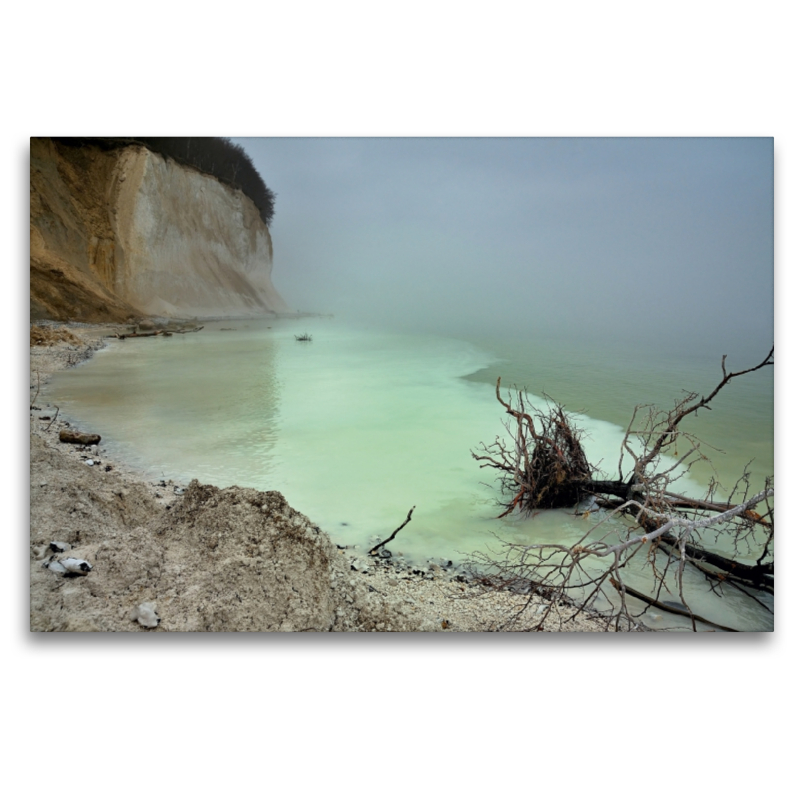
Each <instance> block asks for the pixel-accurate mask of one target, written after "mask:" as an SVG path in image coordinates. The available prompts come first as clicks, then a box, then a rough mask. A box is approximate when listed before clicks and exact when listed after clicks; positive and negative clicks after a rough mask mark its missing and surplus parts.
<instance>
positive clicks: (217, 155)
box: [52, 136, 275, 225]
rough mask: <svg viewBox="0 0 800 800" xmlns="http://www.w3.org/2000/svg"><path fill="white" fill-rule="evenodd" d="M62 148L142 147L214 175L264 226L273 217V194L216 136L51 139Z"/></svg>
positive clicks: (238, 152) (235, 148)
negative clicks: (242, 199)
mask: <svg viewBox="0 0 800 800" xmlns="http://www.w3.org/2000/svg"><path fill="white" fill-rule="evenodd" d="M52 138H53V139H54V140H55V141H58V142H60V143H61V144H65V145H69V146H73V147H82V146H84V145H94V146H95V147H100V148H102V149H104V150H113V149H116V148H119V147H127V146H129V145H137V144H138V145H143V146H144V147H146V148H147V149H148V150H151V151H153V152H154V153H158V154H159V155H162V156H165V157H166V158H171V159H173V161H176V162H178V163H179V164H184V165H186V166H189V167H193V168H194V169H196V170H198V171H200V172H204V173H206V174H208V175H213V176H214V177H215V178H217V179H219V180H220V181H222V183H224V184H226V185H227V186H231V187H232V188H234V189H239V190H240V191H242V192H243V193H244V194H246V195H247V196H248V197H249V198H250V199H251V200H252V201H253V202H254V203H255V205H256V208H257V209H258V212H259V214H260V215H261V219H262V220H263V221H264V224H266V225H269V224H270V223H271V222H272V218H273V216H274V214H275V193H274V192H273V191H272V190H271V189H270V188H269V187H268V186H267V185H266V184H265V183H264V179H263V178H262V177H261V175H260V174H259V172H258V170H257V169H256V168H255V165H254V164H253V161H252V159H251V158H250V156H248V155H247V153H246V152H245V151H244V148H242V147H241V146H240V145H238V144H234V143H233V142H232V141H231V140H230V139H225V138H222V137H218V136H128V137H120V136H116V137H60V136H59V137H56V136H54V137H52Z"/></svg>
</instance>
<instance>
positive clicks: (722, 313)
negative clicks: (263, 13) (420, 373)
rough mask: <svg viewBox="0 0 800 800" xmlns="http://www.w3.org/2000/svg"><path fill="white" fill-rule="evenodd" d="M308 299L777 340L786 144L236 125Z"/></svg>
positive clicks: (282, 282)
mask: <svg viewBox="0 0 800 800" xmlns="http://www.w3.org/2000/svg"><path fill="white" fill-rule="evenodd" d="M234 141H237V142H238V143H240V144H242V145H243V146H244V147H245V149H246V150H247V152H248V153H249V154H250V156H251V157H252V158H253V161H254V163H255V165H256V167H257V168H258V170H259V171H260V172H261V174H262V176H263V177H264V180H265V182H266V183H267V185H268V186H269V187H270V188H271V189H272V190H273V191H275V192H276V193H277V195H278V197H277V202H276V214H275V219H274V222H273V225H272V234H273V240H274V246H275V266H274V272H273V280H274V283H275V285H276V286H277V288H278V290H279V291H280V292H281V293H282V294H283V296H284V298H285V299H286V301H287V302H288V303H289V304H290V305H291V306H293V307H296V308H299V309H302V310H309V311H322V312H331V313H334V314H336V315H337V316H338V315H341V316H345V317H353V318H357V319H362V320H365V321H373V322H386V323H389V324H392V325H397V326H413V327H419V328H422V329H425V330H433V331H441V332H452V333H456V334H457V333H461V332H464V331H466V330H472V331H477V332H479V333H484V332H492V331H498V332H502V333H504V334H506V333H515V334H520V335H535V334H536V333H537V332H549V333H559V334H564V335H570V336H573V335H574V336H576V337H577V336H587V335H592V336H606V335H607V336H610V337H613V338H618V337H625V338H629V337H638V338H644V339H651V338H655V337H663V336H664V335H670V336H677V337H678V338H679V339H681V340H682V341H687V340H689V339H692V340H703V341H706V342H708V343H709V345H710V346H713V347H717V346H722V345H724V344H725V342H726V341H729V340H730V339H731V338H736V339H739V338H740V337H742V336H744V337H748V338H754V339H757V340H758V345H757V348H758V349H761V348H762V346H763V344H764V342H766V343H767V344H768V343H769V342H770V341H771V340H772V311H773V142H772V139H769V138H750V139H743V138H739V139H691V138H687V139H657V138H653V139H590V138H586V139H535V138H534V139H526V138H511V139H491V138H488V139H469V138H465V139H458V138H449V139H435V138H430V139H427V138H421V139H410V138H409V139H392V138H386V139H366V138H365V139H357V138H356V139H337V138H329V139H325V138H319V139H304V138H268V139H255V138H247V139H235V140H234Z"/></svg>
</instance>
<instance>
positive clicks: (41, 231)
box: [30, 139, 290, 321]
mask: <svg viewBox="0 0 800 800" xmlns="http://www.w3.org/2000/svg"><path fill="white" fill-rule="evenodd" d="M30 227H31V253H30V255H31V317H32V318H36V317H49V318H51V319H84V320H86V321H102V320H108V321H122V320H124V319H127V318H129V317H131V316H137V315H150V316H154V315H157V316H171V317H189V316H198V317H210V316H230V317H247V316H262V315H264V314H268V313H280V312H287V311H289V310H290V309H289V307H288V306H287V305H286V303H285V302H284V301H283V299H282V298H281V296H280V295H279V294H278V292H277V291H276V290H275V287H274V286H273V285H272V279H271V275H272V240H271V237H270V233H269V229H268V227H267V226H266V225H265V224H264V222H263V221H262V219H261V217H260V215H259V212H258V210H257V208H256V206H255V204H254V203H253V202H252V200H250V198H248V197H247V196H245V195H244V194H243V193H242V192H241V191H238V190H235V189H232V188H230V187H229V186H227V185H225V184H223V183H221V182H220V181H219V180H217V179H216V178H214V177H212V176H209V175H206V174H203V173H200V172H198V171H196V170H194V169H192V168H190V167H185V166H182V165H179V164H177V163H175V162H174V161H172V160H171V159H165V158H164V157H163V156H161V155H158V154H156V153H153V152H151V151H150V150H148V149H146V148H145V147H143V146H138V145H136V146H133V145H131V146H127V147H122V148H117V149H113V150H103V149H101V148H99V147H94V146H90V145H84V146H83V147H73V146H67V145H64V144H61V143H58V142H55V141H53V140H51V139H31V218H30Z"/></svg>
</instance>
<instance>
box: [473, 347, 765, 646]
mask: <svg viewBox="0 0 800 800" xmlns="http://www.w3.org/2000/svg"><path fill="white" fill-rule="evenodd" d="M773 356H774V348H772V349H771V350H770V352H769V354H768V355H767V357H766V358H764V359H763V360H762V361H761V362H760V363H758V364H756V365H755V366H753V367H750V368H748V369H744V370H741V371H738V372H729V371H728V369H727V367H726V363H725V362H726V356H723V357H722V379H721V380H720V381H719V383H718V384H717V385H716V386H715V387H714V389H713V390H712V391H711V392H710V393H709V394H708V395H705V396H700V395H698V394H697V393H687V394H685V395H684V397H683V398H682V399H680V400H678V401H676V402H675V404H674V406H673V407H672V408H670V409H668V410H666V411H664V410H661V409H658V408H656V407H654V406H637V407H636V408H635V410H634V413H633V416H632V419H631V422H630V424H629V425H628V428H627V430H626V431H625V434H624V436H623V439H622V442H621V445H620V457H619V462H618V465H617V475H616V476H615V477H614V476H607V475H602V474H600V472H599V470H597V469H596V468H595V467H593V466H592V465H591V464H589V462H588V459H587V457H586V454H585V451H584V448H583V445H582V443H581V439H582V436H583V431H581V430H580V429H579V428H578V427H577V425H576V423H575V418H574V417H572V416H571V415H570V414H568V413H567V412H566V411H565V409H564V408H563V407H562V406H560V405H558V404H557V403H554V402H553V401H552V400H551V399H550V398H547V399H546V404H545V406H544V407H538V408H537V407H535V406H534V405H533V404H532V403H531V401H530V399H529V398H528V396H527V394H526V393H525V392H524V391H517V392H516V393H515V395H514V396H511V395H509V397H508V399H504V398H503V397H502V396H501V393H500V379H499V378H498V381H497V385H496V396H497V399H498V401H499V402H500V404H501V405H502V406H503V408H504V409H505V414H506V415H507V416H508V417H509V418H510V419H509V420H507V421H506V422H505V427H506V431H507V433H508V434H509V436H510V442H509V441H506V440H505V439H503V438H501V437H497V438H496V439H495V441H494V442H493V443H492V444H490V445H485V444H483V443H482V444H481V446H480V449H479V450H478V452H473V454H472V455H473V457H474V458H475V459H476V460H477V461H478V462H480V465H481V467H482V468H485V467H488V468H489V469H492V470H494V471H495V472H496V476H497V478H498V481H499V484H500V488H501V493H502V496H503V497H504V500H503V506H504V511H503V512H502V513H501V514H500V516H501V517H505V516H508V515H510V514H512V512H517V513H521V514H527V515H530V514H535V513H536V512H538V511H540V510H543V509H555V508H575V513H578V514H580V515H581V516H582V517H583V518H584V519H587V520H589V521H590V522H591V523H593V524H591V525H590V527H589V529H588V530H587V531H586V532H585V533H584V534H583V535H582V536H581V537H580V538H579V539H578V541H576V542H574V543H571V544H568V545H567V544H520V543H512V542H506V541H502V540H501V545H502V547H501V552H500V553H499V554H486V553H478V554H474V555H473V568H474V570H475V571H476V572H479V573H481V574H482V575H484V576H485V575H490V576H491V578H492V579H491V581H490V582H489V584H490V585H491V586H492V587H494V588H500V587H505V586H514V587H516V589H517V590H519V587H520V586H523V585H524V586H527V587H528V594H529V595H530V598H531V599H529V600H528V601H527V603H526V604H525V605H526V606H527V605H529V604H530V603H531V602H537V603H539V602H541V599H542V598H544V599H546V600H547V601H548V603H547V607H546V609H545V611H544V616H543V617H542V619H541V622H540V624H543V622H544V620H545V619H546V618H547V616H548V614H549V613H550V611H551V610H552V608H553V607H554V605H555V604H556V603H559V602H564V601H570V602H573V603H574V604H575V608H576V611H578V610H580V611H587V610H591V609H593V608H594V609H597V608H604V609H606V613H607V619H608V622H609V625H610V626H611V625H613V627H614V628H615V629H617V630H619V629H632V628H639V627H642V622H641V617H642V615H643V614H644V613H645V612H646V611H647V610H648V609H649V608H650V607H655V608H660V609H662V610H665V609H674V610H675V611H674V613H679V614H682V615H684V616H686V617H688V618H689V620H690V621H691V625H692V628H693V629H694V630H696V629H697V622H703V623H707V624H710V625H715V626H716V627H718V628H720V629H724V630H730V628H727V627H725V626H723V625H717V624H716V623H713V622H711V621H709V620H707V619H705V618H704V617H700V616H699V615H698V614H696V613H694V612H693V611H692V608H691V603H690V602H689V601H688V600H687V596H686V593H685V584H684V577H685V570H686V569H687V568H690V569H693V570H696V571H697V573H698V574H700V575H702V576H703V578H704V580H705V582H706V585H707V587H708V588H709V589H710V590H711V591H714V592H718V591H719V589H720V587H721V586H723V585H724V586H729V587H731V588H732V589H733V590H734V591H737V592H742V593H744V594H746V595H747V596H748V597H750V598H751V599H752V601H753V602H755V603H758V604H759V605H761V606H763V607H764V608H765V609H767V610H769V611H770V613H771V609H770V606H769V605H767V604H766V603H765V602H764V593H766V594H772V593H773V592H774V549H773V545H774V517H773V507H772V498H773V496H774V489H773V486H772V479H771V478H769V479H767V480H766V483H765V485H764V487H763V489H761V490H760V491H754V490H752V489H751V485H750V476H749V474H748V473H747V469H746V468H745V471H744V473H743V475H742V477H741V478H740V480H739V481H738V482H737V484H736V485H735V486H734V488H733V491H731V492H730V493H729V494H728V496H727V497H726V498H725V499H723V500H720V499H719V497H718V495H719V493H720V487H719V485H718V483H717V482H716V481H714V480H712V481H711V483H710V485H709V487H708V490H707V492H706V494H705V496H704V497H697V498H693V497H687V496H685V495H683V494H680V493H677V492H676V491H674V486H675V482H676V481H677V480H678V479H679V478H681V477H683V476H684V475H686V474H687V473H688V472H689V470H690V469H691V467H692V465H693V464H695V463H696V462H697V461H699V460H700V459H703V460H707V458H706V456H705V455H704V454H703V453H702V451H701V446H702V444H703V443H702V442H701V441H700V440H699V439H698V438H697V437H696V436H695V435H693V434H692V433H690V432H686V431H684V430H682V429H681V428H680V425H681V423H682V422H683V421H684V420H685V419H686V417H688V416H690V415H691V414H695V413H697V412H699V411H701V410H708V409H710V406H709V403H710V402H711V401H712V400H713V399H714V398H715V397H716V396H717V394H718V393H719V392H720V391H721V390H722V389H723V388H724V387H725V386H726V385H728V384H729V383H730V382H731V381H732V380H734V379H736V378H738V377H740V376H742V375H746V374H748V373H751V372H756V371H757V370H760V369H763V368H765V367H769V366H773V364H774V360H773ZM709 541H712V542H713V547H714V550H715V551H717V552H714V551H712V550H709V547H710V546H711V545H709V544H708V542H709ZM718 551H722V553H723V554H720V552H718ZM753 552H759V553H760V555H759V556H758V557H757V558H755V559H753V558H750V559H748V560H742V559H743V558H747V554H752V553H753ZM741 553H744V554H745V556H742V555H740V554H741ZM631 564H638V565H639V567H645V568H646V570H647V574H648V577H650V578H651V579H652V580H651V584H652V586H653V590H652V593H651V594H646V593H643V592H642V591H640V590H639V589H637V588H634V587H632V586H631V585H630V581H629V582H628V583H626V580H625V579H624V577H623V572H622V570H623V569H624V568H625V567H626V566H628V565H631ZM634 574H636V575H639V576H641V574H642V570H641V569H639V570H634V571H629V577H632V576H633V575H634ZM759 594H761V597H760V598H759ZM629 597H635V598H636V599H637V600H638V601H640V602H642V603H644V608H643V609H641V608H637V609H636V610H634V609H633V608H631V607H630V606H629V603H628V598H629ZM676 597H677V598H679V599H680V602H679V603H678V602H677V601H675V600H674V599H668V600H667V601H666V602H665V600H664V598H676ZM677 609H679V610H677Z"/></svg>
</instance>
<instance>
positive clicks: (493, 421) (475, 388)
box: [44, 319, 773, 630]
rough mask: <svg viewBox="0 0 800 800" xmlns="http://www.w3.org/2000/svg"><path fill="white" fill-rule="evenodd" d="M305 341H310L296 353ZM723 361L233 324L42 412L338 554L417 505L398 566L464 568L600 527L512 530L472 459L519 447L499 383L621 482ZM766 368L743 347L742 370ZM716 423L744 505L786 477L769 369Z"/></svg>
mask: <svg viewBox="0 0 800 800" xmlns="http://www.w3.org/2000/svg"><path fill="white" fill-rule="evenodd" d="M223 328H232V329H234V330H222V329H223ZM305 331H308V332H309V333H311V334H312V335H313V341H312V342H310V343H301V342H298V341H296V340H295V334H301V333H303V332H305ZM768 346H769V343H767V348H768ZM720 355H721V354H720V353H718V352H703V351H702V349H699V348H692V349H691V350H689V351H688V352H674V353H663V352H662V353H659V354H658V355H657V356H654V354H653V353H652V351H651V350H650V351H649V350H648V349H647V348H641V349H639V350H637V349H636V347H635V346H633V345H629V346H624V347H620V346H615V347H609V346H608V345H605V346H604V345H603V344H602V343H601V342H596V341H592V342H579V343H565V342H563V341H559V340H557V339H553V338H550V339H548V338H546V337H542V338H537V339H536V340H533V341H532V340H529V339H526V340H521V339H513V338H505V339H504V338H501V337H498V338H496V339H483V340H480V341H478V340H475V341H465V340H463V339H455V338H447V337H440V336H427V335H416V334H401V333H396V332H385V331H378V330H374V329H366V328H359V327H356V326H352V325H348V324H346V323H344V322H341V321H339V320H336V319H301V320H280V321H274V322H253V321H251V322H241V321H239V322H220V323H211V324H209V325H207V327H206V329H205V330H203V331H201V332H200V333H196V334H190V335H186V336H177V335H176V336H172V337H170V338H166V339H164V338H161V337H158V338H147V339H134V340H126V341H122V342H117V341H114V342H113V343H112V344H111V345H110V346H109V347H108V348H106V349H105V350H103V351H101V352H99V353H97V354H96V356H95V357H94V358H93V359H91V360H90V361H89V362H87V363H85V364H82V365H80V366H79V367H77V368H75V369H72V370H68V371H66V372H63V373H60V374H58V375H57V376H56V377H55V378H54V380H53V382H52V383H51V384H50V385H49V386H48V387H47V390H46V396H45V397H44V400H45V402H49V403H51V404H57V405H59V406H60V407H61V413H62V414H64V415H65V416H66V417H67V418H68V419H72V420H73V421H75V422H77V423H79V424H80V425H81V426H84V427H86V428H90V429H91V430H92V431H95V432H97V433H100V434H101V435H102V436H103V446H105V447H106V448H107V449H108V451H109V453H110V454H111V455H112V456H114V457H118V458H123V459H125V460H126V461H128V462H129V463H133V464H135V465H137V466H138V467H140V468H141V469H142V470H144V471H145V472H146V473H147V474H149V475H151V476H152V477H153V478H155V479H158V478H161V477H165V478H172V479H173V480H179V481H184V482H188V481H189V480H190V479H192V478H198V479H199V480H200V481H202V482H209V483H214V484H217V485H219V486H231V485H239V486H252V487H255V488H257V489H262V490H278V491H280V492H282V493H283V494H284V495H285V496H286V498H287V500H288V501H289V502H290V503H291V504H292V505H293V506H294V507H295V508H297V509H298V510H300V511H302V512H303V513H304V514H306V515H307V516H308V517H310V518H311V519H312V520H313V521H314V522H315V523H317V524H318V525H320V526H321V527H322V528H323V529H324V530H326V531H327V532H328V533H329V534H330V536H331V538H332V539H333V540H334V541H336V542H339V543H342V544H345V543H346V544H359V545H360V546H361V547H362V548H365V547H366V546H367V545H368V544H369V543H371V541H372V538H373V537H375V536H381V537H382V538H383V537H385V536H388V535H389V534H390V533H391V532H392V530H394V528H396V527H397V526H398V525H399V524H400V523H401V522H402V521H403V520H404V519H405V517H406V514H407V512H408V510H409V509H410V508H411V506H416V510H415V512H414V516H413V519H412V522H411V523H410V524H409V525H408V526H407V527H406V528H404V530H403V531H402V532H401V533H400V534H399V535H398V537H397V539H396V540H395V542H393V543H392V550H393V551H394V552H395V554H397V553H398V551H399V552H402V553H403V554H404V555H405V557H407V558H408V559H410V560H414V559H420V560H422V559H425V558H427V557H430V556H435V557H442V558H448V559H453V560H463V558H464V556H465V555H466V554H469V553H471V552H473V551H476V550H485V549H486V548H487V547H493V548H497V544H496V540H495V539H494V535H495V534H496V535H499V536H501V537H503V538H506V539H512V540H514V541H571V540H573V539H575V538H577V537H578V536H579V535H580V534H581V533H582V531H584V530H585V529H586V528H587V526H588V524H589V523H588V522H585V521H582V520H580V519H579V518H575V517H574V516H572V515H571V514H568V513H565V512H560V511H554V512H547V513H542V514H539V515H537V516H536V517H535V518H533V519H527V520H521V519H514V520H503V521H500V520H498V519H497V514H498V513H499V512H500V508H499V507H498V505H497V492H496V489H495V487H494V486H492V485H488V486H487V485H486V484H485V483H484V481H488V482H491V480H492V476H491V475H489V474H487V473H488V470H481V469H480V468H479V465H478V463H477V462H476V461H475V460H473V458H472V457H471V451H472V450H474V449H476V448H477V447H478V446H479V444H480V443H481V442H482V441H483V442H486V443H489V442H491V441H493V440H494V438H495V436H498V435H502V434H503V433H504V429H503V427H502V418H501V412H502V408H501V406H500V405H499V404H498V403H497V400H496V398H495V396H494V384H495V381H496V380H497V378H498V376H502V379H503V386H505V387H511V386H513V385H516V386H518V387H527V389H528V390H529V391H530V393H531V394H532V395H535V396H538V397H541V396H542V395H543V394H546V395H549V396H550V397H552V398H554V399H555V400H557V401H559V402H561V403H562V404H564V405H565V406H566V407H567V408H568V409H570V410H571V411H574V412H579V413H580V414H581V416H580V417H579V419H580V424H581V427H583V428H584V429H585V430H586V434H587V439H586V442H585V444H586V449H587V454H588V456H589V460H590V461H591V462H592V463H593V464H595V465H597V464H600V466H601V468H606V469H607V470H608V471H609V472H611V473H614V472H615V470H616V465H617V462H618V459H619V445H620V440H621V437H622V433H623V429H624V427H625V426H626V425H627V423H628V421H629V419H630V415H631V412H632V410H633V408H634V406H635V405H636V404H637V403H655V404H657V405H660V406H662V407H663V406H669V405H671V404H672V401H673V400H674V399H675V398H676V397H678V396H679V395H680V392H681V390H683V389H685V390H696V391H698V392H700V393H707V392H708V391H710V390H711V389H712V388H713V387H714V386H715V385H716V383H717V382H718V381H719V379H720V377H721V371H720ZM765 355H766V351H765V352H760V351H758V350H754V349H753V350H748V349H747V348H746V347H745V348H743V349H742V352H741V353H737V358H736V360H733V359H731V360H730V363H729V367H730V368H731V369H742V368H744V367H748V366H751V365H752V364H754V363H757V362H758V361H759V360H761V358H763V357H764V356H765ZM712 408H713V411H711V412H703V413H700V414H698V415H697V416H696V417H695V418H693V419H691V420H687V421H686V422H687V423H689V425H687V426H686V427H687V430H691V431H692V432H694V433H696V434H697V435H698V436H700V438H701V439H703V440H704V441H705V442H707V443H708V445H709V447H708V449H707V454H708V455H709V456H710V457H711V460H712V461H713V465H714V467H715V468H716V477H717V478H718V480H719V481H720V482H721V483H722V484H723V486H725V487H727V488H728V489H731V488H732V487H733V484H734V483H735V481H736V480H737V478H738V477H740V476H741V474H742V470H743V468H744V466H745V465H746V464H747V463H748V462H750V463H749V467H748V470H749V472H750V474H751V480H752V482H753V485H754V486H755V487H756V489H755V491H757V490H758V488H761V487H762V486H763V480H764V478H765V477H766V476H767V475H771V474H772V473H773V374H772V371H771V368H768V369H765V370H762V371H760V372H759V373H755V374H753V375H749V376H745V377H743V378H741V379H739V380H738V381H734V383H733V384H732V385H730V386H729V387H727V388H726V389H725V390H723V392H722V393H721V395H720V397H719V398H718V399H717V400H716V401H715V402H714V403H713V404H712ZM713 448H719V449H720V452H717V451H715V450H714V449H713ZM713 474H715V473H713V472H712V469H711V466H710V462H709V465H703V466H702V467H698V468H697V469H695V470H693V473H692V476H691V478H685V479H683V481H682V483H681V485H680V488H681V489H683V490H684V491H687V492H692V493H695V494H698V493H700V492H702V491H703V488H702V487H704V486H705V485H706V484H707V483H708V480H709V478H710V477H711V476H712V475H713ZM692 580H694V579H692ZM642 588H643V589H644V590H647V589H648V588H649V586H648V583H647V581H646V580H645V579H643V582H642ZM696 588H697V590H698V595H697V596H698V600H697V603H698V605H697V606H696V609H695V610H696V611H697V612H698V613H700V614H706V615H707V616H711V617H713V618H714V619H716V620H718V621H719V622H720V623H722V624H725V625H729V626H731V627H737V628H740V629H748V630H768V629H771V627H772V617H771V616H770V615H769V614H768V613H767V612H766V611H764V610H763V609H762V608H760V607H759V606H758V605H757V604H754V603H752V601H749V600H748V598H746V597H743V596H737V594H736V593H730V592H729V593H728V594H727V595H726V596H725V597H723V599H722V600H718V599H716V598H713V597H712V596H710V595H709V593H708V592H706V591H705V590H704V587H703V585H702V582H699V581H698V582H697V586H696ZM765 600H766V601H767V602H768V603H770V602H771V598H765ZM647 621H648V624H651V625H654V626H658V625H659V624H661V625H667V624H668V623H669V624H672V623H673V622H675V620H674V619H672V620H661V621H659V620H654V619H649V620H647Z"/></svg>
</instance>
